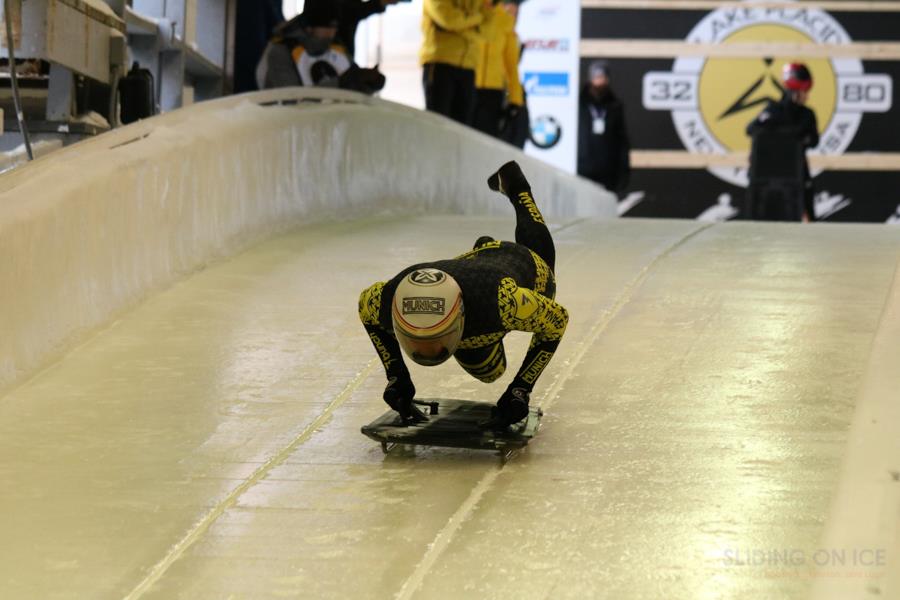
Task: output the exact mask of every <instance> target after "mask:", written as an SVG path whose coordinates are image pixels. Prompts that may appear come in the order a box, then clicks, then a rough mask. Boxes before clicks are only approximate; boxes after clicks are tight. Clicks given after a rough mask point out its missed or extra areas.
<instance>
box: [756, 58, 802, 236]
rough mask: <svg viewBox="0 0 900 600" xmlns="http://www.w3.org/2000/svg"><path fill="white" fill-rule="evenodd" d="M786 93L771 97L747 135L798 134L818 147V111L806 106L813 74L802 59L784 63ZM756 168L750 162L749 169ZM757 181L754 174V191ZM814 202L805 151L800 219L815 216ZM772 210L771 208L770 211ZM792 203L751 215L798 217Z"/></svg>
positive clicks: (778, 217)
mask: <svg viewBox="0 0 900 600" xmlns="http://www.w3.org/2000/svg"><path fill="white" fill-rule="evenodd" d="M782 82H783V84H784V95H783V96H782V98H781V100H779V101H777V102H776V101H774V100H770V101H769V104H768V105H767V106H766V108H765V109H764V110H763V111H762V112H761V113H760V114H759V116H757V117H756V119H754V120H753V121H751V122H750V124H749V125H747V135H749V136H751V137H753V136H755V135H756V134H757V133H759V132H760V131H778V132H783V133H786V134H787V135H788V136H789V137H791V138H795V139H796V140H797V141H798V142H799V143H800V145H801V146H802V148H803V149H804V150H807V149H809V148H815V147H816V146H818V145H819V126H818V123H817V121H816V113H814V112H813V111H812V110H811V109H809V108H808V107H807V106H806V103H807V101H808V100H809V92H810V90H811V89H812V86H813V79H812V74H811V73H810V72H809V69H808V68H807V67H806V65H804V64H802V63H789V64H786V65H785V66H784V70H783V72H782ZM754 171H755V169H754V168H753V165H751V168H750V172H751V174H752V173H754ZM757 183H758V182H756V181H754V180H753V177H752V176H751V181H750V186H751V191H752V189H753V186H754V185H756V184H757ZM814 209H815V206H814V203H813V185H812V175H811V174H810V171H809V163H808V162H807V160H806V154H805V153H804V155H803V214H802V218H801V220H802V221H803V222H805V223H808V222H809V221H813V220H815V216H816V214H815V210H814ZM770 212H771V211H770ZM791 213H792V211H790V210H789V207H786V208H785V211H783V212H782V213H780V214H773V215H755V214H751V215H750V218H754V219H764V220H778V221H782V220H797V218H796V216H797V215H796V213H793V214H791Z"/></svg>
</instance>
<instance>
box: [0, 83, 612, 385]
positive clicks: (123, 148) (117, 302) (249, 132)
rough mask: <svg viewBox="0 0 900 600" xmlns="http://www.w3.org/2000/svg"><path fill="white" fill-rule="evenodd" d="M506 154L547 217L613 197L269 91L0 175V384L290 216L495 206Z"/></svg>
mask: <svg viewBox="0 0 900 600" xmlns="http://www.w3.org/2000/svg"><path fill="white" fill-rule="evenodd" d="M513 159H515V160H518V161H519V162H520V163H521V164H522V166H523V168H524V170H525V172H526V173H527V174H528V176H529V178H530V179H531V181H532V183H533V185H534V192H535V195H536V197H537V198H538V201H539V204H540V206H541V208H542V210H543V211H544V213H545V214H546V215H547V216H548V217H551V218H563V217H565V218H577V217H588V216H608V217H610V218H612V217H615V214H616V202H615V198H614V197H613V196H612V195H611V194H609V193H608V192H606V191H605V190H603V189H602V188H599V187H597V186H595V185H593V184H591V183H590V182H587V181H586V180H583V179H579V178H577V177H574V176H571V175H569V174H566V173H563V172H562V171H559V170H557V169H554V168H553V167H550V166H548V165H546V164H544V163H542V162H540V161H537V160H535V159H533V158H529V157H526V156H525V155H524V154H523V153H521V152H519V151H518V150H515V149H513V148H512V147H510V146H508V145H506V144H503V143H500V142H497V141H495V140H492V139H489V138H487V137H485V136H482V135H481V134H478V133H476V132H473V131H471V130H469V129H467V128H464V127H462V126H460V125H457V124H456V123H453V122H451V121H449V120H446V119H444V118H442V117H438V116H435V115H432V114H428V113H424V112H421V111H417V110H414V109H410V108H407V107H404V106H401V105H397V104H393V103H390V102H385V101H381V100H378V99H373V98H368V97H365V96H360V95H358V94H353V93H348V92H340V91H333V90H303V89H299V88H298V89H285V90H274V91H269V92H261V93H257V94H249V95H242V96H234V97H230V98H225V99H221V100H217V101H212V102H207V103H203V104H199V105H195V106H191V107H188V108H185V109H182V110H179V111H175V112H172V113H169V114H166V115H162V116H159V117H155V118H152V119H148V120H146V121H142V122H139V123H136V124H133V125H131V126H128V127H124V128H121V129H118V130H115V131H113V132H110V133H107V134H105V135H102V136H99V137H97V138H94V139H92V140H88V141H85V142H82V143H79V144H77V145H75V146H72V147H69V148H66V149H64V150H60V151H58V152H55V153H53V154H52V155H50V156H47V157H44V158H40V159H39V160H36V161H34V162H33V163H30V164H28V165H27V166H24V167H21V168H19V169H17V170H15V171H13V172H10V173H6V174H4V175H2V176H0V256H3V260H2V262H0V290H3V291H2V292H0V332H2V335H0V389H2V388H5V387H8V386H11V385H14V384H16V383H17V382H20V381H22V380H23V378H25V377H27V376H29V375H30V374H32V373H34V372H35V370H36V369H37V368H39V367H40V366H41V365H44V364H46V363H47V362H48V361H49V360H51V359H52V358H53V357H54V356H57V355H58V354H59V353H60V352H62V351H64V350H65V349H66V348H68V347H70V346H71V345H72V344H73V343H76V342H77V341H78V340H79V339H80V338H82V337H84V336H85V335H86V334H88V333H89V332H91V331H93V330H95V329H96V328H97V327H99V326H101V325H103V324H104V323H106V322H108V321H109V320H110V319H111V318H113V316H115V315H116V314H117V313H119V312H121V311H122V310H124V309H125V308H127V307H129V306H132V305H134V304H135V303H137V302H139V301H141V300H142V299H144V298H146V297H147V296H148V295H150V294H151V293H153V292H154V291H156V290H159V289H161V288H164V287H166V286H168V285H170V284H171V283H172V282H173V281H175V280H176V279H178V278H179V277H182V276H184V275H185V274H187V273H189V272H191V271H193V270H196V269H198V268H200V267H202V266H203V265H205V264H207V263H209V262H210V261H212V260H216V259H220V258H223V257H227V256H231V255H233V254H234V253H236V252H237V251H239V250H240V249H242V248H243V247H245V246H246V245H247V244H248V243H251V242H254V241H259V240H262V239H264V238H266V237H269V236H272V235H274V234H276V233H278V232H281V231H284V230H286V229H288V228H291V227H296V226H298V225H302V224H306V223H312V222H320V221H323V220H329V219H352V218H357V217H364V216H369V215H372V214H381V213H384V214H390V213H392V212H393V213H400V212H402V213H409V212H416V213H426V212H434V213H444V214H467V215H481V214H484V215H489V214H506V211H508V210H509V207H508V206H507V205H506V204H505V203H504V202H503V201H502V200H501V199H499V198H498V197H497V196H496V195H494V194H492V193H491V192H490V191H489V190H488V189H487V186H486V184H485V181H486V179H487V177H488V175H489V174H490V173H491V172H492V171H493V170H494V169H496V168H497V167H498V166H499V165H501V164H502V163H504V162H506V161H508V160H513Z"/></svg>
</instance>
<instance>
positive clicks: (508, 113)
mask: <svg viewBox="0 0 900 600" xmlns="http://www.w3.org/2000/svg"><path fill="white" fill-rule="evenodd" d="M520 3H521V0H502V2H501V3H498V4H497V5H496V6H495V7H494V16H493V26H492V27H491V32H490V33H491V37H490V38H488V39H486V40H485V41H484V42H483V43H482V44H481V53H480V56H479V57H478V66H477V68H476V69H475V88H476V100H475V121H474V126H475V129H477V130H478V131H481V132H482V133H486V134H488V135H490V136H493V137H500V133H501V131H500V129H501V122H506V121H508V120H510V118H514V117H515V115H516V114H517V113H518V112H519V111H521V110H522V107H523V106H524V104H525V92H524V90H523V89H522V82H521V81H520V79H519V57H520V55H521V49H520V48H521V47H520V44H519V36H518V35H516V18H517V16H518V12H519V4H520Z"/></svg>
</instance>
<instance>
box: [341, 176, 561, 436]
mask: <svg viewBox="0 0 900 600" xmlns="http://www.w3.org/2000/svg"><path fill="white" fill-rule="evenodd" d="M488 186H489V187H490V188H491V189H492V190H494V191H499V192H501V193H503V194H505V195H506V197H507V198H509V200H510V202H512V205H513V208H514V209H515V211H516V241H515V242H502V241H496V240H494V239H493V238H490V237H486V236H485V237H481V238H479V239H478V241H477V242H475V247H474V248H473V249H472V250H471V251H469V252H467V253H465V254H463V255H461V256H458V257H456V258H453V259H449V260H439V261H435V262H428V263H420V264H416V265H412V266H410V267H408V268H406V269H404V270H403V271H401V272H400V273H399V274H398V275H397V276H395V277H394V278H393V279H391V280H390V281H387V282H379V283H376V284H374V285H372V286H371V287H369V288H367V289H366V290H364V291H363V293H362V294H361V295H360V298H359V318H360V320H361V321H362V323H363V325H364V326H365V328H366V331H367V332H368V334H369V338H370V339H371V340H372V343H373V344H374V346H375V350H376V351H377V353H378V356H379V357H380V358H381V362H382V364H383V365H384V369H385V371H386V373H387V378H388V384H387V387H386V388H385V390H384V400H385V402H387V403H388V405H389V406H390V407H391V408H393V409H394V410H396V411H397V412H398V413H399V414H400V416H401V417H402V419H403V420H404V421H405V422H407V423H415V422H419V421H422V420H426V419H427V417H425V415H424V414H422V413H421V412H420V411H419V410H418V408H416V406H415V405H414V404H413V399H414V398H415V395H416V388H415V386H414V385H413V382H412V378H411V377H410V374H409V370H408V369H407V367H406V364H405V363H404V362H403V356H402V354H403V353H405V354H406V356H407V357H409V358H410V359H412V360H413V361H414V362H416V363H418V364H420V365H425V366H434V365H439V364H441V363H443V362H444V361H446V360H447V359H448V358H450V357H451V356H452V357H453V358H455V359H456V361H457V362H458V363H459V364H460V366H461V367H462V368H463V369H465V370H466V372H468V373H469V374H470V375H472V376H473V377H475V378H476V379H479V380H480V381H483V382H485V383H491V382H493V381H496V380H497V379H498V378H499V377H500V376H501V375H503V373H504V371H505V370H506V353H505V352H504V349H503V338H504V336H505V335H506V334H507V333H509V332H510V331H526V332H530V333H533V334H534V335H533V337H532V339H531V344H530V346H529V347H528V353H527V354H526V356H525V360H524V362H523V363H522V366H521V367H520V368H519V371H518V373H516V376H515V378H514V379H513V380H512V382H511V383H510V384H509V386H508V387H507V388H506V391H505V392H503V394H502V395H501V396H500V399H499V400H498V401H497V406H496V409H494V411H493V419H492V420H491V421H490V422H489V423H488V424H486V425H487V426H490V427H495V428H504V427H506V426H508V425H511V424H513V423H517V422H519V421H521V420H522V419H524V418H525V417H526V416H528V402H529V399H530V394H531V391H532V390H533V389H534V386H535V383H536V382H537V380H538V378H539V377H540V376H541V373H543V371H544V369H545V368H546V366H547V364H548V363H549V362H550V359H551V358H553V354H554V353H555V352H556V349H557V347H558V346H559V342H560V340H561V339H562V336H563V333H565V330H566V325H567V324H568V321H569V315H568V312H567V311H566V309H565V308H564V307H563V306H562V305H560V304H558V303H557V302H556V301H554V299H553V298H554V295H555V293H556V277H555V275H554V266H555V262H556V250H555V248H554V246H553V238H552V237H551V235H550V231H549V230H548V229H547V225H546V224H545V223H544V218H543V216H542V215H541V212H540V210H538V207H537V205H536V204H535V201H534V198H533V197H532V195H531V187H530V186H529V184H528V181H527V180H526V179H525V176H524V175H523V174H522V171H521V169H520V168H519V165H518V164H516V163H515V162H510V163H507V164H505V165H503V167H501V168H500V170H499V171H498V172H497V173H495V174H494V175H492V176H491V177H490V178H489V179H488ZM401 349H402V353H401Z"/></svg>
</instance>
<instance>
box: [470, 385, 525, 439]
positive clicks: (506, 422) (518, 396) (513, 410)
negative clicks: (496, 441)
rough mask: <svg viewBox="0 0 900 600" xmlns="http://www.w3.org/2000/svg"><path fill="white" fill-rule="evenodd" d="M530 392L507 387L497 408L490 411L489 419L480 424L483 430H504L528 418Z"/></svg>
mask: <svg viewBox="0 0 900 600" xmlns="http://www.w3.org/2000/svg"><path fill="white" fill-rule="evenodd" d="M530 394H531V393H530V392H529V391H528V390H526V389H525V388H520V387H508V388H506V391H505V392H503V395H502V396H500V399H499V400H498V401H497V406H496V408H494V409H493V410H492V411H491V419H490V420H489V421H486V422H485V423H482V424H481V426H482V427H483V428H490V429H505V428H507V427H509V426H510V425H514V424H516V423H518V422H519V421H521V420H522V419H524V418H525V417H527V416H528V402H529V401H530Z"/></svg>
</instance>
